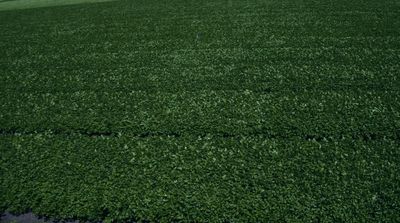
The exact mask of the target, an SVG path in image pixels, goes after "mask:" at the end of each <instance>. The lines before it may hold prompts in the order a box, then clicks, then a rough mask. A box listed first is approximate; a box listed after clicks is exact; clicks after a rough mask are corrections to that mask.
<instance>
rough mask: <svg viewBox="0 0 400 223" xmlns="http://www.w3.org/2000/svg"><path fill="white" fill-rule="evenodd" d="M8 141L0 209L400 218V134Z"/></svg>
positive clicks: (171, 216)
mask: <svg viewBox="0 0 400 223" xmlns="http://www.w3.org/2000/svg"><path fill="white" fill-rule="evenodd" d="M0 138H1V140H0V143H1V146H0V149H1V151H0V152H1V154H2V155H1V157H0V160H1V162H0V170H1V171H0V176H1V177H0V179H1V180H0V189H1V191H2V193H0V207H1V206H2V207H12V209H10V210H12V211H23V210H25V208H30V209H31V210H32V211H34V212H35V213H37V214H49V213H51V216H53V217H59V218H64V219H65V218H72V217H78V218H79V219H90V220H96V219H97V220H98V219H101V218H107V219H112V220H127V219H135V220H150V221H168V222H169V221H174V220H175V221H179V220H180V221H212V222H217V221H218V222H219V221H232V222H242V221H251V222H256V221H262V220H264V219H269V220H273V221H297V220H300V221H315V220H317V219H319V220H321V221H324V222H325V221H352V220H357V221H358V220H362V221H374V220H376V219H379V221H383V220H385V221H397V220H399V218H398V217H399V215H398V211H399V208H400V203H399V201H400V197H399V192H400V191H399V188H398V185H399V183H400V178H399V175H398V172H399V171H400V166H399V162H398V160H399V159H400V152H399V150H398V148H399V144H398V141H397V142H396V141H390V140H381V141H373V142H367V143H366V142H364V141H358V140H338V141H335V142H316V141H304V140H300V141H298V140H287V139H286V140H275V139H268V138H264V137H239V138H235V139H233V138H232V139H226V138H221V137H212V136H211V137H209V136H206V137H184V138H174V137H172V138H171V137H148V138H137V137H129V136H121V137H105V138H103V137H99V138H89V137H81V136H70V137H65V136H55V135H52V134H33V135H26V136H9V137H5V136H0ZM11 185H12V187H10V186H11ZM349 210H351V213H350V212H349ZM371 213H374V214H373V215H371ZM396 216H397V217H396Z"/></svg>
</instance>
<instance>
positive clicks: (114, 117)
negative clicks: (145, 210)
mask: <svg viewBox="0 0 400 223" xmlns="http://www.w3.org/2000/svg"><path fill="white" fill-rule="evenodd" d="M399 101H400V100H399V98H398V96H397V94H392V95H388V93H387V92H378V93H376V92H367V91H361V92H357V91H321V92H313V91H311V92H291V91H282V92H275V93H259V92H252V91H248V90H247V91H190V92H186V91H182V92H177V93H173V92H172V93H171V92H158V91H154V92H152V91H132V92H129V93H127V92H96V91H78V92H75V93H58V94H33V93H21V94H14V95H12V94H9V95H4V97H2V98H1V99H0V102H1V103H0V109H1V110H2V113H1V114H0V126H2V131H3V132H5V133H7V132H8V133H13V132H15V133H24V132H34V131H47V130H50V131H56V132H80V133H99V134H100V133H104V134H117V133H118V132H126V133H132V134H137V135H140V134H146V133H150V134H153V133H156V134H165V135H168V134H200V135H202V134H219V135H241V134H244V135H251V134H264V135H270V136H271V137H287V136H297V137H319V138H324V137H325V138H329V137H333V138H340V137H367V138H369V137H372V138H374V137H378V138H382V137H389V138H398V137H399V133H400V132H399V129H400V113H399V111H400V104H399Z"/></svg>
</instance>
